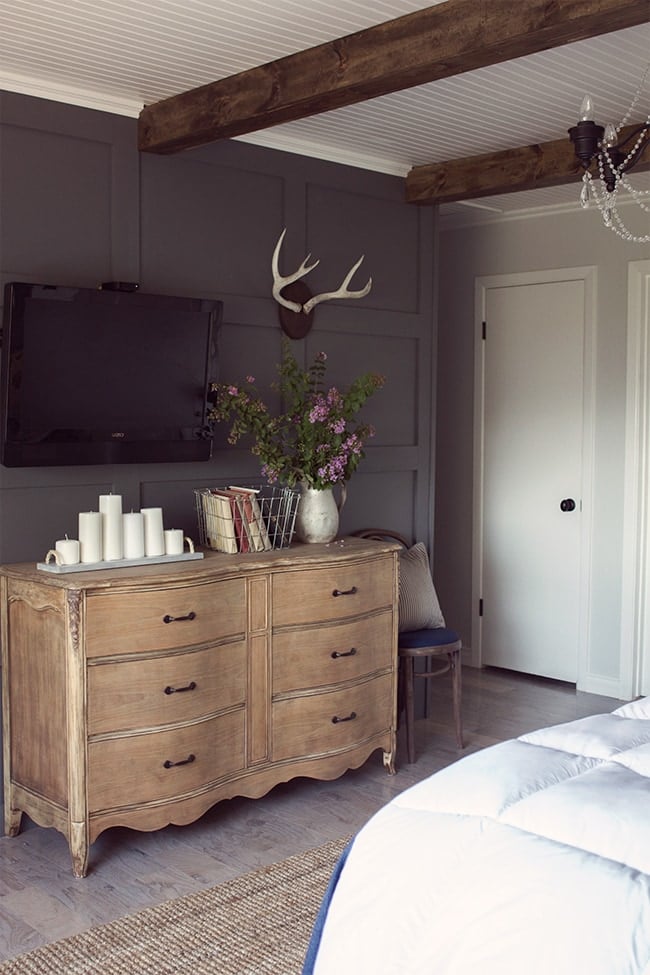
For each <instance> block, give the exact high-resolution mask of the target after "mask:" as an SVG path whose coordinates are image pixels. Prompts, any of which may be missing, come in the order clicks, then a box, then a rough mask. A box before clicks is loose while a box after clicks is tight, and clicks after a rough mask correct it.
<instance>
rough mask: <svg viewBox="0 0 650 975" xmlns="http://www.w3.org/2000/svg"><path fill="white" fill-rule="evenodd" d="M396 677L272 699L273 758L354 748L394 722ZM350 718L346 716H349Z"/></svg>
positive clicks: (294, 756)
mask: <svg viewBox="0 0 650 975" xmlns="http://www.w3.org/2000/svg"><path fill="white" fill-rule="evenodd" d="M392 693H393V677H392V674H385V675H383V676H382V677H376V678H374V679H373V680H370V681H364V682H363V683H361V684H356V685H355V686H354V687H346V688H344V689H342V690H338V691H329V692H325V693H323V694H314V695H306V696H305V697H292V698H287V699H286V700H280V701H275V702H274V703H273V761H275V762H279V761H283V760H284V759H289V758H299V757H302V756H305V757H307V756H310V755H323V754H325V753H326V752H336V751H338V750H340V749H345V748H349V747H351V746H353V745H355V744H356V743H357V742H361V741H364V740H365V739H366V738H371V737H372V736H373V735H377V734H380V733H381V732H382V731H386V730H387V728H389V727H390V723H391V720H392V715H393V707H392ZM346 719H347V720H346Z"/></svg>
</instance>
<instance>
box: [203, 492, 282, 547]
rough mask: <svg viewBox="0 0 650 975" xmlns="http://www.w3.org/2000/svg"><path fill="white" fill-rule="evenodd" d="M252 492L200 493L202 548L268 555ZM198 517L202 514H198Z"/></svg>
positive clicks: (264, 528)
mask: <svg viewBox="0 0 650 975" xmlns="http://www.w3.org/2000/svg"><path fill="white" fill-rule="evenodd" d="M258 493H259V492H258V490H257V489H255V488H243V487H235V486H233V487H228V488H209V489H206V490H205V491H201V492H200V504H201V506H202V516H203V528H204V534H205V538H204V539H202V541H203V543H204V544H205V545H208V546H209V547H210V548H213V549H216V550H217V551H218V552H229V553H231V554H234V553H235V552H268V551H270V550H271V548H272V547H273V546H272V544H271V539H270V537H269V532H268V529H267V526H266V523H265V521H264V518H263V517H262V509H261V507H260V503H259V501H258V498H257V495H258ZM200 514H201V512H200Z"/></svg>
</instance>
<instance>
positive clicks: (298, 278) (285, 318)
mask: <svg viewBox="0 0 650 975" xmlns="http://www.w3.org/2000/svg"><path fill="white" fill-rule="evenodd" d="M286 232H287V228H286V227H285V228H284V230H283V231H282V233H281V234H280V237H279V239H278V242H277V244H276V245H275V250H274V251H273V258H272V260H271V270H272V272H273V297H274V298H275V300H276V301H277V302H278V304H279V305H280V309H279V312H280V324H281V325H282V328H283V330H284V332H285V333H286V334H287V335H288V336H289V337H290V338H293V339H298V338H304V337H305V335H306V334H307V332H308V331H309V329H310V328H311V326H312V319H313V312H314V308H315V307H316V305H319V304H321V302H323V301H331V300H333V299H334V298H364V297H365V296H366V295H367V294H368V292H369V291H370V288H371V287H372V278H368V282H367V284H366V285H365V287H363V288H361V290H360V291H350V290H349V288H348V285H349V284H350V281H351V280H352V278H353V276H354V274H355V273H356V271H357V270H358V269H359V267H360V265H361V262H362V261H363V255H362V256H361V257H360V258H359V260H358V261H357V263H356V264H354V265H353V266H352V267H351V268H350V270H349V271H348V273H347V274H346V276H345V277H344V279H343V281H342V282H341V285H340V286H339V288H338V289H337V290H336V291H326V292H323V294H318V295H314V296H312V293H311V291H310V289H309V288H308V286H307V285H306V284H305V283H304V281H303V280H302V278H303V277H304V276H305V275H306V274H309V272H310V271H313V269H314V268H315V267H317V265H318V264H319V263H320V262H319V261H314V263H313V264H308V261H309V259H310V257H311V254H308V255H307V257H306V258H305V259H304V261H303V262H302V264H301V265H300V267H299V268H298V269H297V270H296V271H294V272H293V273H292V274H288V275H282V274H280V268H279V257H280V249H281V247H282V241H283V240H284V236H285V234H286Z"/></svg>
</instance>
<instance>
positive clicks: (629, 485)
mask: <svg viewBox="0 0 650 975" xmlns="http://www.w3.org/2000/svg"><path fill="white" fill-rule="evenodd" d="M649 435H650V261H633V262H631V263H630V265H629V268H628V316H627V404H626V415H625V489H624V491H625V493H624V507H623V564H622V572H621V579H622V592H621V693H620V694H619V695H618V696H619V697H622V698H632V697H635V696H636V695H637V694H650V613H649V612H648V606H649V599H650V530H649V528H648V518H649V517H650V498H649V497H648V490H649V488H650V482H649V477H650V473H649V465H650V444H649V443H648V436H649Z"/></svg>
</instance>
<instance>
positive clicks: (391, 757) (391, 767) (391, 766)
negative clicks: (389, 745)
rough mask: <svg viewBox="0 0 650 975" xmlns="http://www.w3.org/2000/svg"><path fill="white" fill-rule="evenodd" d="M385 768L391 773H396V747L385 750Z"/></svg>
mask: <svg viewBox="0 0 650 975" xmlns="http://www.w3.org/2000/svg"><path fill="white" fill-rule="evenodd" d="M384 768H385V769H386V771H387V772H388V774H389V775H395V749H393V750H392V751H390V752H384Z"/></svg>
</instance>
